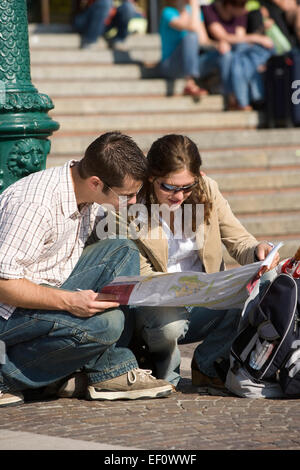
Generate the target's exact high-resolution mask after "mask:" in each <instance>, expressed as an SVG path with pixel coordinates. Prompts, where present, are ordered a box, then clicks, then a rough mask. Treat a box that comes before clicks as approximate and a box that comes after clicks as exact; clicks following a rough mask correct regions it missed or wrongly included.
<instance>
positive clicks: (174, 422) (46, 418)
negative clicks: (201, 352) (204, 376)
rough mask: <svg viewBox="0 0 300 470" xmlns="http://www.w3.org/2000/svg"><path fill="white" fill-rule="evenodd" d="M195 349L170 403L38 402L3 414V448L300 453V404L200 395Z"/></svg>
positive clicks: (188, 351) (185, 350) (185, 352)
mask: <svg viewBox="0 0 300 470" xmlns="http://www.w3.org/2000/svg"><path fill="white" fill-rule="evenodd" d="M193 348H194V346H193V345H188V346H181V351H182V356H183V361H182V365H183V370H182V375H183V377H184V379H183V381H182V385H181V391H180V392H177V393H175V394H174V395H173V396H171V397H169V398H163V399H155V400H139V401H119V402H91V401H85V400H77V399H55V400H48V401H39V400H37V401H31V402H28V403H26V404H25V405H22V406H18V407H12V408H3V409H1V411H0V449H2V450H12V449H13V450H16V449H17V450H21V449H26V450H29V449H35V450H38V449H43V450H46V449H51V450H55V449H59V450H61V449H65V450H73V449H76V450H89V449H90V450H96V449H100V450H101V449H104V450H105V455H106V454H107V455H109V456H111V455H112V450H123V451H124V452H125V453H126V455H130V451H133V450H134V449H143V450H145V451H147V450H148V451H150V450H161V451H167V450H169V451H170V450H171V451H172V450H174V451H176V450H178V451H179V450H191V451H196V450H204V449H205V450H213V449H218V450H229V449H233V450H258V449H268V450H288V449H291V450H296V449H297V450H299V449H300V401H299V400H251V399H242V398H237V397H233V396H220V395H216V394H212V395H211V394H209V393H208V391H207V390H205V389H202V390H200V391H199V390H197V389H196V388H193V387H192V385H191V381H190V371H189V364H190V358H191V356H192V351H193ZM146 454H147V452H146Z"/></svg>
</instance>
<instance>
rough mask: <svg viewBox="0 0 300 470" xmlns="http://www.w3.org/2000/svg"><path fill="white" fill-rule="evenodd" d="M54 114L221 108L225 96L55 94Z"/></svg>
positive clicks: (56, 116) (210, 109) (213, 109)
mask: <svg viewBox="0 0 300 470" xmlns="http://www.w3.org/2000/svg"><path fill="white" fill-rule="evenodd" d="M53 101H54V105H55V109H54V111H52V116H53V117H55V119H56V120H60V114H63V115H68V114H70V115H72V116H75V115H84V114H98V113H100V114H102V115H103V114H109V113H123V112H126V113H136V114H139V113H147V112H149V113H151V112H157V111H158V110H159V111H160V112H161V113H163V112H174V111H175V112H180V111H195V112H197V111H221V110H222V108H223V100H222V97H221V96H220V95H211V96H204V97H203V98H202V99H201V101H200V102H199V103H195V102H194V101H193V100H192V99H191V98H190V97H189V96H172V98H168V99H166V98H164V97H162V96H135V97H134V99H133V98H132V96H123V97H121V98H120V97H110V96H105V97H104V96H103V97H89V96H87V97H76V98H72V97H58V96H57V97H55V98H54V100H53Z"/></svg>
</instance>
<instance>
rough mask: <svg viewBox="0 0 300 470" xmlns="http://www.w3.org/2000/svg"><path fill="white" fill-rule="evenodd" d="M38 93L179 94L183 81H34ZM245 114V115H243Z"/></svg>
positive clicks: (60, 95)
mask: <svg viewBox="0 0 300 470" xmlns="http://www.w3.org/2000/svg"><path fill="white" fill-rule="evenodd" d="M34 85H35V87H36V88H37V89H38V90H39V92H40V93H46V94H47V95H49V96H50V97H51V98H53V99H54V98H55V97H58V96H59V97H66V96H80V97H83V96H85V97H88V96H90V97H91V96H126V95H127V96H128V95H129V96H135V95H146V96H149V95H156V96H157V95H159V96H167V95H169V94H181V93H182V90H183V86H184V83H183V80H176V81H175V82H171V83H170V82H169V81H167V80H164V79H144V80H122V81H119V80H117V79H116V80H103V81H100V80H97V81H92V80H87V81H72V82H68V81H58V80H55V81H54V80H53V81H47V80H36V81H34ZM245 114H246V113H245Z"/></svg>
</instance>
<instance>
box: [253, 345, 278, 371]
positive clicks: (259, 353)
mask: <svg viewBox="0 0 300 470" xmlns="http://www.w3.org/2000/svg"><path fill="white" fill-rule="evenodd" d="M273 349H274V344H273V343H270V342H269V341H266V340H264V341H263V342H262V343H261V342H260V339H259V338H258V340H257V341H256V345H255V349H254V350H253V351H252V352H251V354H250V361H249V366H250V367H252V369H254V370H260V369H261V368H262V366H263V365H264V364H265V362H266V361H267V359H268V357H269V356H270V355H271V354H272V351H273Z"/></svg>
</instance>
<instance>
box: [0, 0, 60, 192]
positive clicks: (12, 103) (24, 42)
mask: <svg viewBox="0 0 300 470" xmlns="http://www.w3.org/2000/svg"><path fill="white" fill-rule="evenodd" d="M53 107H54V106H53V103H52V101H51V99H50V98H49V97H48V96H47V95H45V94H42V93H38V91H37V89H36V88H35V87H34V86H33V85H32V83H31V76H30V55H29V41H28V23H27V8H26V0H1V2H0V192H2V191H3V190H4V189H5V188H6V187H7V186H9V185H10V184H12V183H14V182H15V181H17V180H18V179H20V178H22V177H24V176H27V175H29V174H30V173H33V172H36V171H39V170H42V169H44V168H45V167H46V159H47V155H48V153H49V151H50V140H49V139H48V138H47V137H49V136H50V135H51V134H52V133H53V132H54V131H56V130H57V129H58V128H59V124H58V123H57V122H55V121H53V120H52V119H51V118H50V117H49V116H48V111H49V110H50V109H52V108H53Z"/></svg>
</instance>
